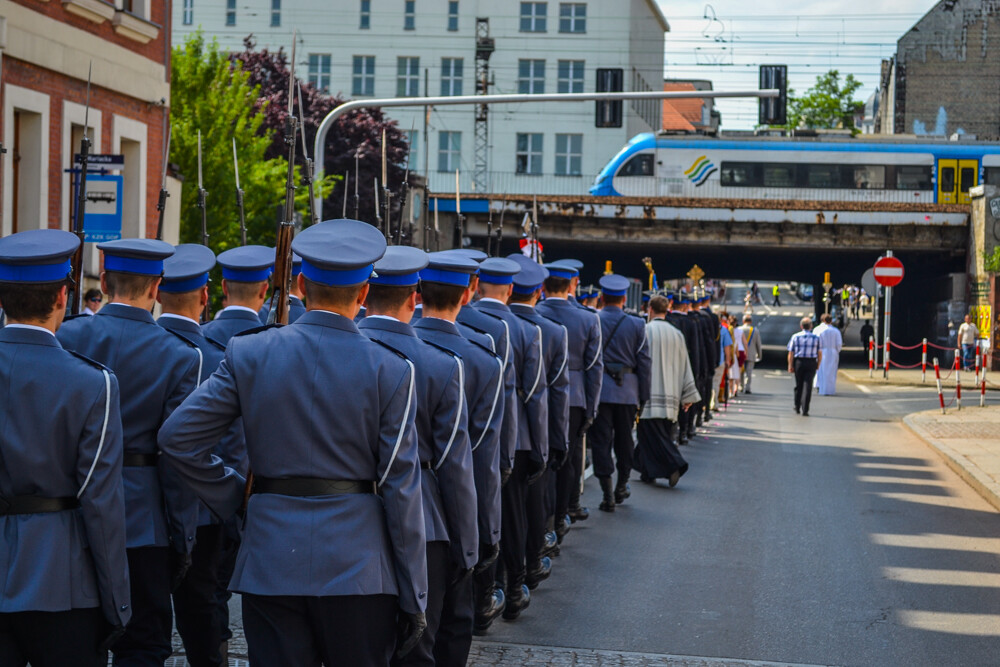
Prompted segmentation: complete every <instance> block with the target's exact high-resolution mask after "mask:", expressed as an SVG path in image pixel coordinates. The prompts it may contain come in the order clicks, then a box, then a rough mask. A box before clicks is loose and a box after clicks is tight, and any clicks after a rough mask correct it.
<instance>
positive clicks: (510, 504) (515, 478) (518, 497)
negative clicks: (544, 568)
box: [498, 451, 531, 596]
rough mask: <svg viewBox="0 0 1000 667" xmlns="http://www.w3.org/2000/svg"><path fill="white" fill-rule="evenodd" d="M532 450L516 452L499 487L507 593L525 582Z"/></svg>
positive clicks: (502, 549) (502, 553)
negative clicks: (527, 504) (526, 504)
mask: <svg viewBox="0 0 1000 667" xmlns="http://www.w3.org/2000/svg"><path fill="white" fill-rule="evenodd" d="M530 455H531V452H527V451H522V452H515V453H514V469H513V470H512V471H511V473H510V479H508V480H507V483H506V484H504V486H503V489H501V491H500V501H501V514H500V565H501V566H502V568H498V569H502V570H503V573H502V574H503V575H505V579H506V582H507V588H506V590H507V593H508V596H509V595H510V591H511V590H513V588H514V587H520V586H521V584H523V583H524V571H525V564H524V549H525V543H524V540H525V537H526V535H527V530H528V517H527V511H526V508H525V502H526V501H525V495H526V494H527V490H528V457H529V456H530Z"/></svg>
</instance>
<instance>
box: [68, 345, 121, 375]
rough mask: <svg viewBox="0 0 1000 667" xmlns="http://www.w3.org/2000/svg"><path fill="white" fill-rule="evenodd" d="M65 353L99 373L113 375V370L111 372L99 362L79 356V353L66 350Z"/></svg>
mask: <svg viewBox="0 0 1000 667" xmlns="http://www.w3.org/2000/svg"><path fill="white" fill-rule="evenodd" d="M66 351H67V352H69V353H70V354H72V355H73V356H74V357H76V358H77V359H79V360H80V361H83V362H86V363H87V364H89V365H91V366H93V367H94V368H96V369H97V370H99V371H107V372H109V373H114V371H113V370H111V369H110V368H108V367H107V366H105V365H104V364H102V363H101V362H99V361H94V360H93V359H91V358H90V357H87V356H84V355H82V354H80V353H79V352H74V351H73V350H66Z"/></svg>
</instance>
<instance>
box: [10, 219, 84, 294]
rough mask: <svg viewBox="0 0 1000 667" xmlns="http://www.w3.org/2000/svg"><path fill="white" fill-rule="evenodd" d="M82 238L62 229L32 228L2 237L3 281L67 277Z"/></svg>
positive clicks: (35, 281)
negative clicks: (72, 258)
mask: <svg viewBox="0 0 1000 667" xmlns="http://www.w3.org/2000/svg"><path fill="white" fill-rule="evenodd" d="M79 247H80V239H79V237H77V235H76V234H72V233H70V232H67V231H63V230H61V229H32V230H28V231H26V232H18V233H16V234H11V235H10V236H5V237H4V238H0V282H5V283H24V284H40V283H54V282H59V281H61V280H65V279H66V277H67V276H68V275H69V273H70V270H71V257H72V256H73V253H75V252H76V250H77V248H79Z"/></svg>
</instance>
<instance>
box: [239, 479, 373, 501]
mask: <svg viewBox="0 0 1000 667" xmlns="http://www.w3.org/2000/svg"><path fill="white" fill-rule="evenodd" d="M375 491H376V488H375V482H370V481H364V482H359V481H353V480H340V479H323V478H321V477H283V478H280V479H279V478H277V477H255V478H254V482H253V492H254V493H274V494H277V495H279V496H301V497H308V496H340V495H345V494H351V493H375Z"/></svg>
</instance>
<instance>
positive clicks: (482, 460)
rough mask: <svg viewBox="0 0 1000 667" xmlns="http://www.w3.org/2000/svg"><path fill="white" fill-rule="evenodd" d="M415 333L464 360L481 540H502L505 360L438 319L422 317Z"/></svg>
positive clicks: (457, 327)
mask: <svg viewBox="0 0 1000 667" xmlns="http://www.w3.org/2000/svg"><path fill="white" fill-rule="evenodd" d="M413 329H414V331H416V333H417V336H419V337H420V338H421V340H425V341H429V342H432V343H435V344H437V345H440V346H441V347H444V348H447V349H449V350H451V351H452V352H455V353H456V354H459V355H461V357H462V361H463V363H464V364H465V398H466V401H468V406H469V440H470V442H471V443H472V468H473V473H474V474H475V482H476V504H477V507H478V517H479V541H480V543H482V544H496V543H497V542H499V541H500V429H501V426H502V424H503V401H504V395H503V386H504V383H503V361H501V360H500V358H499V357H498V356H496V355H495V354H493V352H491V351H490V350H489V349H488V348H487V347H484V346H483V345H482V344H481V343H480V342H477V341H476V340H475V338H476V337H478V336H479V334H477V333H475V332H473V331H469V332H464V335H463V332H462V331H461V325H459V326H456V325H455V324H453V323H451V322H446V321H445V320H441V319H437V318H434V317H424V318H421V319H420V320H419V321H418V322H417V323H416V324H415V325H413Z"/></svg>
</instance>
